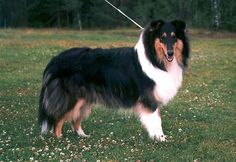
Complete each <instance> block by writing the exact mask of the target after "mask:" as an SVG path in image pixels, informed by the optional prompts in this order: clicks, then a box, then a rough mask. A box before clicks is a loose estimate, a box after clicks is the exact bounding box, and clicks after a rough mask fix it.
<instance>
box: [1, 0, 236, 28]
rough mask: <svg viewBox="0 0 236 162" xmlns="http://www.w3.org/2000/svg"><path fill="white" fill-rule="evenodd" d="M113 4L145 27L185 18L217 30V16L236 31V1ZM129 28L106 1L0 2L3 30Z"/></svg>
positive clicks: (159, 0)
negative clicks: (26, 28)
mask: <svg viewBox="0 0 236 162" xmlns="http://www.w3.org/2000/svg"><path fill="white" fill-rule="evenodd" d="M110 1H111V3H113V4H114V5H115V6H117V7H118V8H120V9H121V10H122V11H123V12H125V13H126V14H128V15H129V16H130V17H131V18H133V19H134V20H136V21H137V22H138V23H140V24H141V25H142V26H144V25H145V24H146V23H147V22H149V21H150V20H153V19H165V20H173V19H183V20H185V21H186V22H187V23H188V25H189V26H193V27H201V28H208V29H214V27H215V26H214V25H215V19H216V16H217V17H218V18H219V28H220V29H227V30H231V31H236V25H235V23H236V12H235V11H236V1H235V0H227V1H223V0H197V1H196V0H178V1H176V0H165V1H163V0H136V1H133V0H110ZM214 2H217V8H214ZM127 26H135V25H134V24H132V23H131V22H130V21H129V20H127V19H126V18H125V17H123V16H122V15H121V14H120V13H119V12H117V11H115V10H114V9H113V8H112V7H110V6H109V5H108V4H107V3H106V2H105V1H104V0H11V1H6V0H0V27H73V28H80V29H82V28H83V29H84V28H87V29H88V28H106V29H107V28H114V27H127ZM217 29H218V28H217Z"/></svg>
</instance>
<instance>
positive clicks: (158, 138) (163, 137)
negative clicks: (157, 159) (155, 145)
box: [154, 134, 166, 142]
mask: <svg viewBox="0 0 236 162" xmlns="http://www.w3.org/2000/svg"><path fill="white" fill-rule="evenodd" d="M154 139H155V140H158V141H160V142H166V135H164V134H163V135H158V136H154Z"/></svg>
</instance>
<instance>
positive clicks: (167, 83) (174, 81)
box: [135, 34, 183, 105]
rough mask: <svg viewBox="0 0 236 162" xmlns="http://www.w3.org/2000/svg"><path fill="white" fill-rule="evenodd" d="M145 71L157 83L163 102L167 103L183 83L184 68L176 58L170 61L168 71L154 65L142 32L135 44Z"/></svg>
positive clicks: (159, 95)
mask: <svg viewBox="0 0 236 162" xmlns="http://www.w3.org/2000/svg"><path fill="white" fill-rule="evenodd" d="M135 49H136V50H137V52H138V58H139V62H140V64H141V67H142V70H143V72H144V73H145V74H146V75H147V76H148V77H149V78H150V79H152V80H153V81H154V82H155V83H156V92H157V94H158V97H159V98H160V99H161V102H162V104H164V105H166V104H167V103H168V102H169V101H170V100H171V99H172V98H173V97H174V96H175V95H176V93H177V91H178V89H179V88H180V86H181V84H182V75H183V74H182V73H183V69H182V68H181V67H180V66H179V65H178V63H177V61H176V58H174V60H173V61H172V62H171V63H170V66H169V67H168V69H167V71H163V70H161V69H159V68H156V67H154V66H153V65H152V64H151V62H150V61H149V60H148V59H147V57H146V54H145V48H144V45H143V41H142V34H141V36H140V39H139V41H138V43H137V44H136V46H135Z"/></svg>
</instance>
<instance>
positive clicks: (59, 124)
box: [54, 117, 65, 138]
mask: <svg viewBox="0 0 236 162" xmlns="http://www.w3.org/2000/svg"><path fill="white" fill-rule="evenodd" d="M64 122H65V118H64V117H62V118H60V119H59V120H57V121H56V123H55V126H54V133H55V135H56V137H57V138H61V137H62V133H61V131H62V127H63V124H64Z"/></svg>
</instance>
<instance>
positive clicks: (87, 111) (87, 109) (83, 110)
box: [72, 105, 91, 137]
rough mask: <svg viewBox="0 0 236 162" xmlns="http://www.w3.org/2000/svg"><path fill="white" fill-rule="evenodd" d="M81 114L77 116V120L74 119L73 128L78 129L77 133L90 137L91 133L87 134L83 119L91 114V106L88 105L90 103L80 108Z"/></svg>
mask: <svg viewBox="0 0 236 162" xmlns="http://www.w3.org/2000/svg"><path fill="white" fill-rule="evenodd" d="M79 111H80V115H79V117H78V118H77V120H75V121H73V122H72V124H73V129H74V130H75V131H76V133H77V134H78V135H79V136H81V137H89V135H86V134H85V133H84V130H83V129H82V126H81V124H82V121H83V120H84V119H86V118H88V117H89V115H90V114H91V106H88V105H83V106H82V107H81V108H80V110H79Z"/></svg>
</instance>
